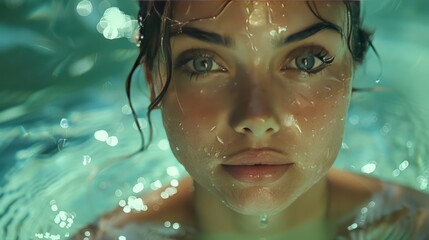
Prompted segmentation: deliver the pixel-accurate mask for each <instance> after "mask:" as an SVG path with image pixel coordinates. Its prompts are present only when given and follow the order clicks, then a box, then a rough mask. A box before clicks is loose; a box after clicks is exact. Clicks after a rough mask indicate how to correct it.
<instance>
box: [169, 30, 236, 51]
mask: <svg viewBox="0 0 429 240" xmlns="http://www.w3.org/2000/svg"><path fill="white" fill-rule="evenodd" d="M182 34H184V35H187V36H189V37H191V38H195V39H198V40H200V41H203V42H208V43H214V44H217V45H222V46H224V47H228V48H231V47H233V45H234V44H233V42H234V41H233V40H232V39H231V37H228V36H222V35H220V34H218V33H215V32H207V31H204V30H201V29H198V28H194V27H182V28H181V29H180V30H179V31H176V32H173V33H171V36H172V37H174V36H178V35H182Z"/></svg>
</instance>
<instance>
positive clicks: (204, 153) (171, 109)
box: [162, 82, 222, 185]
mask: <svg viewBox="0 0 429 240" xmlns="http://www.w3.org/2000/svg"><path fill="white" fill-rule="evenodd" d="M178 92H180V94H178ZM206 96H207V95H206ZM214 102H215V101H213V99H211V98H208V97H205V98H202V97H201V93H200V90H199V89H197V88H195V89H182V88H180V86H176V85H175V84H174V83H173V82H172V85H171V86H170V88H169V89H168V91H167V94H166V95H165V96H164V98H163V100H162V116H163V121H164V127H165V130H166V133H167V136H168V139H169V141H170V147H171V149H172V151H173V153H174V155H175V157H176V158H177V159H178V160H179V162H180V163H181V164H182V165H183V166H184V167H185V168H186V170H187V171H188V172H189V173H190V174H191V175H192V176H193V177H194V178H195V180H197V181H199V182H200V181H205V182H209V181H210V180H209V175H210V173H212V172H213V169H214V168H215V165H216V163H217V162H218V161H217V160H219V159H220V158H221V157H222V156H221V155H220V154H217V153H216V150H215V147H214V146H215V145H216V144H215V143H216V142H217V143H218V141H217V140H216V139H217V138H216V127H217V125H216V123H217V122H218V119H219V117H220V116H221V115H222V114H221V109H219V107H218V106H219V104H213V103H214ZM218 145H219V144H218ZM200 183H201V182H200ZM203 185H206V184H203Z"/></svg>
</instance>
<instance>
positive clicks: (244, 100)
mask: <svg viewBox="0 0 429 240" xmlns="http://www.w3.org/2000/svg"><path fill="white" fill-rule="evenodd" d="M182 4H183V5H184V6H182ZM188 4H189V3H176V4H175V6H174V7H173V13H174V15H173V18H174V19H180V20H182V21H183V22H186V20H187V19H194V18H195V17H194V16H192V13H193V12H190V13H189V14H186V11H185V9H188ZM192 4H194V3H192ZM195 4H198V3H195ZM281 4H282V2H277V1H276V2H255V3H252V4H249V3H246V2H240V1H237V2H231V3H230V4H229V5H228V6H227V7H226V8H225V9H224V10H223V11H222V12H221V14H219V15H218V16H217V17H216V18H214V19H206V20H201V21H191V22H188V23H186V24H184V25H183V26H182V27H183V30H182V33H181V34H180V33H179V34H175V35H174V36H173V37H172V39H171V48H172V60H173V71H172V82H171V85H170V86H169V89H168V91H167V94H166V95H165V96H164V98H163V101H162V104H161V108H162V109H161V111H162V115H163V120H164V126H165V129H166V132H167V135H168V138H169V140H170V145H171V148H172V150H173V152H174V154H175V156H176V157H177V159H178V160H179V161H180V162H181V163H182V164H183V165H184V166H185V168H186V169H187V171H188V172H189V174H190V175H191V176H192V178H193V179H194V181H195V188H196V190H195V191H196V204H197V206H198V205H199V204H202V205H204V203H207V202H212V203H213V204H216V205H217V208H218V209H217V211H216V212H217V213H221V212H222V215H224V216H230V219H231V221H232V219H241V220H242V221H241V222H243V225H246V226H248V228H249V229H251V228H252V226H253V225H254V224H256V223H257V219H258V216H259V215H262V214H268V215H274V214H275V216H273V217H274V218H280V219H282V220H283V221H282V222H283V223H286V222H289V221H287V220H286V219H289V218H290V216H295V215H299V214H298V212H300V211H301V210H302V209H299V208H295V209H288V206H290V205H291V204H292V203H293V202H294V201H295V200H296V199H297V198H298V197H300V196H302V195H303V194H304V193H305V194H307V195H308V196H311V197H308V200H310V198H312V199H313V200H312V201H309V202H308V203H310V202H311V206H312V207H314V215H313V216H312V217H311V218H313V217H320V216H321V215H323V214H324V211H325V208H326V207H325V205H326V194H327V193H326V180H325V179H324V176H325V174H326V173H327V171H328V170H329V168H330V166H331V165H332V163H333V162H334V160H335V158H336V155H337V153H338V150H339V147H340V146H341V139H342V132H343V127H344V118H345V115H346V112H347V107H348V103H349V98H350V84H351V78H352V72H353V64H352V58H351V55H350V52H349V51H348V50H347V40H346V38H345V37H343V36H342V34H341V33H339V32H338V31H336V30H334V29H319V30H320V31H316V32H313V34H311V35H309V36H307V35H306V36H305V37H302V36H303V35H305V34H302V32H303V31H305V30H307V29H308V28H310V27H313V26H315V25H317V24H320V23H321V21H320V20H319V19H318V18H317V17H316V16H315V15H314V14H313V13H312V12H311V11H310V9H309V7H308V5H307V4H306V3H305V2H286V3H285V4H284V7H283V6H282V5H281ZM249 7H251V9H249ZM196 8H197V7H194V8H192V9H196ZM175 9H177V10H175ZM200 9H201V11H204V9H210V8H200ZM317 9H318V10H319V13H320V15H321V16H323V17H324V18H326V20H327V21H328V22H330V23H332V24H333V25H336V26H338V28H339V29H343V31H344V32H346V31H347V25H346V23H347V21H345V7H344V3H342V2H335V3H330V4H327V3H317ZM182 10H183V11H182ZM201 11H195V13H198V15H199V16H200V15H201V14H202V13H201ZM203 15H204V14H203ZM196 30H198V31H199V33H200V35H201V31H204V32H209V33H212V34H213V33H215V34H218V35H220V36H222V39H224V40H225V41H218V42H215V41H211V42H209V41H208V40H204V39H200V38H201V37H200V38H198V37H196V36H198V35H196V34H193V32H192V31H194V32H195V31H196ZM291 36H301V37H298V38H296V37H295V38H292V37H291ZM205 39H207V38H205ZM291 39H292V40H291ZM299 59H301V60H299ZM328 60H331V62H329V63H325V62H324V61H326V62H328ZM332 60H333V61H332ZM303 61H304V62H303ZM309 61H310V62H312V61H313V62H314V63H313V64H312V65H311V64H309V65H306V66H309V68H308V69H303V67H302V65H303V64H302V63H307V64H308V62H309ZM196 67H199V69H195V68H196ZM201 67H202V68H201ZM204 67H206V68H204ZM201 69H202V71H201ZM161 72H162V70H161ZM197 73H198V75H196V74H197ZM163 76H164V75H163V74H161V76H159V75H158V76H156V75H154V76H153V81H154V85H155V86H154V87H155V89H157V90H158V91H159V89H160V88H161V87H162V82H164V80H163ZM232 165H234V166H232ZM237 165H238V166H239V167H238V168H237V167H236V166H237ZM248 165H258V166H259V165H265V166H268V167H270V166H271V167H272V166H274V167H272V168H273V169H274V170H273V169H271V170H270V169H268V170H267V171H265V172H264V171H262V170H261V169H260V168H259V169H258V167H253V169H250V170H249V169H246V168H245V166H248ZM240 167H241V168H240ZM281 168H282V169H281ZM275 169H277V170H275ZM258 171H262V172H261V173H260V174H258ZM246 174H247V175H246ZM279 174H280V177H279V176H278V175H279ZM270 175H271V176H272V175H276V177H275V178H272V179H271V180H270ZM246 179H247V180H248V181H246ZM252 179H253V180H254V181H251V180H252ZM261 179H262V180H261ZM267 179H268V180H267ZM273 179H274V180H273ZM265 180H267V181H265ZM302 199H306V198H302ZM314 199H319V200H318V201H314ZM304 202H306V201H305V200H304ZM231 209H232V210H233V211H231ZM197 212H198V213H201V211H197ZM246 215H251V216H252V217H246ZM205 216H208V215H207V214H206V213H204V214H201V216H200V217H201V218H202V219H205V218H206V217H205ZM288 216H289V217H288ZM299 219H300V218H294V219H293V221H292V220H290V224H296V223H297V222H300V221H299ZM297 220H298V221H297ZM252 222H254V223H253V224H252ZM292 222H293V223H292ZM279 227H280V226H279ZM282 227H283V228H284V226H282ZM246 228H247V227H246Z"/></svg>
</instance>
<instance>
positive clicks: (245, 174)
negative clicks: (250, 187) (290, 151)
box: [222, 164, 292, 183]
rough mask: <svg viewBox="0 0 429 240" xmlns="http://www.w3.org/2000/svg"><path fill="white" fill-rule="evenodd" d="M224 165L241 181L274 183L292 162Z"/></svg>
mask: <svg viewBox="0 0 429 240" xmlns="http://www.w3.org/2000/svg"><path fill="white" fill-rule="evenodd" d="M222 166H223V167H224V169H225V170H226V171H227V172H228V173H229V174H230V175H231V176H232V177H233V178H235V179H237V180H238V181H240V182H245V183H272V182H275V181H277V180H278V179H279V178H280V177H282V176H283V175H284V174H285V173H286V171H287V170H288V169H289V167H291V166H292V164H284V165H249V166H247V165H238V166H235V165H234V166H232V165H222Z"/></svg>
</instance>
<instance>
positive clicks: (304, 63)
mask: <svg viewBox="0 0 429 240" xmlns="http://www.w3.org/2000/svg"><path fill="white" fill-rule="evenodd" d="M316 62H317V63H318V65H317V67H318V66H320V64H322V61H320V60H319V59H316V58H315V57H314V56H313V55H311V54H306V55H303V56H299V57H297V58H295V66H296V67H297V68H298V69H300V70H302V71H309V70H311V69H313V68H314V66H315V64H316Z"/></svg>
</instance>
